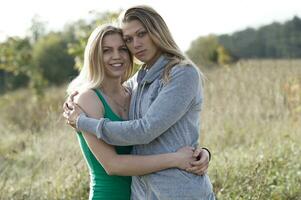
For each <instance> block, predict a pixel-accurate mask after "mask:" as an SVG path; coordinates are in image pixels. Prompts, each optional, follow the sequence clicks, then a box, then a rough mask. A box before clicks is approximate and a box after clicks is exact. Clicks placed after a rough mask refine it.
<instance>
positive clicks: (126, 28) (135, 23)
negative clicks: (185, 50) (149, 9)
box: [122, 19, 144, 36]
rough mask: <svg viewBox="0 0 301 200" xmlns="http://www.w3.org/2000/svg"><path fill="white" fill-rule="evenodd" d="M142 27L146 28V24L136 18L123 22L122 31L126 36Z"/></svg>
mask: <svg viewBox="0 0 301 200" xmlns="http://www.w3.org/2000/svg"><path fill="white" fill-rule="evenodd" d="M140 29H144V26H143V24H142V23H141V22H140V21H139V20H136V19H135V20H131V21H129V22H125V23H123V24H122V32H123V35H124V36H127V35H133V34H135V33H136V32H137V31H139V30H140Z"/></svg>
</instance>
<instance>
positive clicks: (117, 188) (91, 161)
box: [77, 89, 132, 200]
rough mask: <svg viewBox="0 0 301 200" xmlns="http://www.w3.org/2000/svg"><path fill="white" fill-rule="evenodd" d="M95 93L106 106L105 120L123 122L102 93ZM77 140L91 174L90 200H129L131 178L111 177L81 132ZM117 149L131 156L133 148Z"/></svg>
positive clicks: (120, 147)
mask: <svg viewBox="0 0 301 200" xmlns="http://www.w3.org/2000/svg"><path fill="white" fill-rule="evenodd" d="M94 92H95V93H96V94H97V96H98V97H99V99H100V101H101V102H102V104H103V106H104V118H108V119H110V120H111V121H122V119H121V118H120V117H119V116H118V115H116V114H115V113H114V112H113V111H112V109H111V108H110V106H109V105H108V103H107V102H106V101H105V99H104V98H103V96H102V95H101V93H100V91H98V90H96V89H94ZM77 138H78V141H79V143H80V147H81V150H82V153H83V155H84V157H85V160H86V162H87V165H88V168H89V172H90V195H89V199H91V200H100V199H105V200H109V199H110V200H129V199H130V195H131V177H129V176H109V175H108V174H107V173H106V172H105V170H104V168H103V167H102V166H101V164H100V163H99V162H98V160H97V159H96V158H95V156H94V155H93V153H92V152H91V151H90V149H89V146H88V144H87V143H86V140H85V138H84V136H83V135H82V133H81V132H78V134H77ZM115 149H116V152H117V153H118V154H130V152H131V149H132V147H129V146H116V147H115Z"/></svg>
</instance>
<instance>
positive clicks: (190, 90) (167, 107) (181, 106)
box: [77, 66, 201, 146]
mask: <svg viewBox="0 0 301 200" xmlns="http://www.w3.org/2000/svg"><path fill="white" fill-rule="evenodd" d="M200 88H201V87H200V76H199V73H198V71H197V69H195V68H194V67H191V66H186V67H185V66H177V67H174V68H173V69H172V71H171V78H170V80H169V82H168V83H167V84H166V85H165V86H164V87H163V88H162V89H161V91H160V92H159V94H158V96H157V98H156V99H155V101H154V102H153V103H152V104H151V106H150V107H149V109H148V111H147V113H146V114H145V116H143V117H142V118H140V119H136V120H130V121H121V122H117V121H114V122H112V121H109V120H108V119H103V118H102V119H100V120H98V119H92V118H88V117H86V116H84V115H81V116H80V117H79V119H78V125H77V126H78V128H79V129H80V130H82V131H85V132H89V133H93V134H95V135H96V136H97V138H99V139H102V140H104V141H105V142H107V143H108V144H112V145H120V146H126V145H136V144H148V143H150V142H151V141H152V140H154V139H155V138H157V137H158V136H160V135H161V134H162V133H164V132H165V131H166V130H167V129H169V128H170V127H171V126H172V125H173V124H175V123H176V122H177V121H178V120H180V119H181V117H182V116H183V115H184V114H185V113H186V112H187V111H188V109H189V108H190V106H191V104H192V103H193V100H194V99H195V96H196V94H198V90H200Z"/></svg>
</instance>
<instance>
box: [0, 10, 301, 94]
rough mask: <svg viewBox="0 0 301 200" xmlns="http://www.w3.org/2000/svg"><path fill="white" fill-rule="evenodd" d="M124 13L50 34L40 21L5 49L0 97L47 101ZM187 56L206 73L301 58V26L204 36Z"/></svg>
mask: <svg viewBox="0 0 301 200" xmlns="http://www.w3.org/2000/svg"><path fill="white" fill-rule="evenodd" d="M119 13H120V11H116V12H104V13H99V12H96V11H92V12H91V13H90V14H91V18H90V19H89V20H84V19H80V20H78V21H75V22H73V23H69V24H66V25H65V28H64V29H63V30H62V31H57V32H53V31H51V32H47V31H46V29H47V28H46V26H47V24H46V23H45V22H43V21H42V20H41V19H40V18H39V17H38V16H35V17H34V18H33V19H32V24H31V26H30V28H29V31H28V36H27V37H25V38H20V37H10V38H8V39H7V40H6V41H4V42H2V43H0V78H1V79H0V83H1V84H0V93H4V92H6V91H9V90H13V89H17V88H20V87H29V88H31V89H33V90H34V91H35V93H36V94H39V95H42V93H43V92H42V90H43V88H45V87H46V86H51V85H60V84H63V83H65V82H69V81H70V80H71V79H72V78H73V77H75V76H76V74H77V71H78V70H79V69H80V68H81V66H82V64H83V54H84V48H85V45H86V42H87V39H88V37H89V35H90V33H91V32H92V30H93V29H94V28H95V27H96V26H99V25H101V24H104V23H108V22H113V21H115V20H116V19H117V17H118V14H119ZM186 53H187V55H188V56H189V57H190V58H191V59H192V61H194V62H195V63H196V64H197V65H198V66H201V67H202V68H210V67H213V66H225V65H228V64H230V63H233V62H237V61H238V60H239V59H252V58H262V59H270V58H272V59H283V58H286V59H291V58H300V57H301V20H300V18H298V17H297V16H296V17H294V18H293V19H292V20H289V21H287V22H285V23H283V24H280V23H278V22H274V23H272V24H269V25H266V26H262V27H260V28H258V29H257V30H256V29H253V28H247V29H245V30H242V31H237V32H234V33H233V34H231V35H227V34H225V35H208V36H201V37H199V38H196V39H195V40H194V41H193V42H192V43H191V46H190V48H189V49H188V50H187V52H186ZM135 67H136V69H137V67H138V66H135Z"/></svg>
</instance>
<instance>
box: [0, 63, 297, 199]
mask: <svg viewBox="0 0 301 200" xmlns="http://www.w3.org/2000/svg"><path fill="white" fill-rule="evenodd" d="M205 74H206V77H207V80H206V83H205V104H204V109H203V113H202V130H201V140H200V142H201V144H202V145H205V146H207V147H209V148H210V150H211V151H212V154H213V159H212V161H211V163H210V169H209V175H210V177H211V180H212V183H213V186H214V191H215V193H216V196H217V198H218V199H226V200H227V199H252V200H253V199H254V200H255V199H264V200H266V199H272V200H280V199H285V200H297V199H301V159H300V158H301V148H300V144H301V61H300V60H291V61H284V60H278V61H275V60H265V61H254V60H253V61H242V62H239V63H237V64H235V65H233V66H226V67H220V68H214V69H212V70H210V71H205ZM64 89H65V88H64V87H61V88H49V89H47V90H46V91H45V98H42V99H37V98H34V97H32V95H31V93H30V91H28V90H20V91H14V92H11V93H8V94H6V95H2V96H0V133H1V138H0V199H31V200H32V199H87V198H88V190H89V185H88V184H89V177H88V170H87V168H86V165H85V162H84V160H83V157H82V155H81V152H80V149H79V146H78V142H77V140H76V137H75V134H74V133H73V131H72V130H71V129H70V128H69V127H67V126H66V125H65V123H64V120H63V119H62V117H61V110H62V108H61V107H62V103H63V101H64V98H65V93H64Z"/></svg>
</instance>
